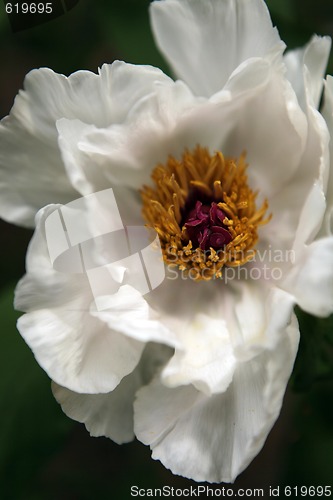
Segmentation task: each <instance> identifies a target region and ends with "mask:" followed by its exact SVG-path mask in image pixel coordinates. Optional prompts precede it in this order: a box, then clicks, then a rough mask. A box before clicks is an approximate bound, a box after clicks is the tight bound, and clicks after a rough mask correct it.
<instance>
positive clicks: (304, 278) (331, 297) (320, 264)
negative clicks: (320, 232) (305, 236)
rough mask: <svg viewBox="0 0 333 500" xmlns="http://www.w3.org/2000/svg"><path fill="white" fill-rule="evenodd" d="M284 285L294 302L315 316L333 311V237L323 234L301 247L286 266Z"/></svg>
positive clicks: (325, 314) (326, 314)
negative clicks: (294, 258)
mask: <svg viewBox="0 0 333 500" xmlns="http://www.w3.org/2000/svg"><path fill="white" fill-rule="evenodd" d="M281 286H283V288H284V289H285V290H287V291H288V292H289V293H290V294H292V295H293V296H294V300H295V302H296V303H297V304H298V305H299V306H300V307H301V308H302V309H304V310H305V311H306V312H308V313H310V314H314V315H315V316H328V315H329V314H331V313H332V312H333V238H332V237H329V238H323V239H320V240H318V241H315V242H313V243H311V245H309V246H306V247H304V249H303V251H302V252H301V251H300V252H299V254H298V255H297V262H296V263H295V265H294V266H293V267H292V268H291V269H290V270H289V273H288V275H287V276H286V279H285V281H284V283H283V285H281Z"/></svg>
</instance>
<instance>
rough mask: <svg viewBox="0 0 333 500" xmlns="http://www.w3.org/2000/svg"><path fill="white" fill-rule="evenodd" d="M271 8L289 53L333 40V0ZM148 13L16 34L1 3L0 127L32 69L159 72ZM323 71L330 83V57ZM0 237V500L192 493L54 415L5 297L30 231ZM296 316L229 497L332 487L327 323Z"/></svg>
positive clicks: (103, 7) (81, 15)
mask: <svg viewBox="0 0 333 500" xmlns="http://www.w3.org/2000/svg"><path fill="white" fill-rule="evenodd" d="M267 4H268V6H269V8H270V11H271V15H272V18H273V22H274V24H276V25H277V26H278V28H279V31H280V35H281V38H282V39H283V40H284V41H285V42H286V43H287V45H288V46H289V47H296V46H300V45H302V44H304V43H305V42H306V41H307V40H308V39H309V38H310V36H311V35H312V33H314V32H315V33H317V34H327V35H331V36H333V2H332V0H317V1H316V2H313V0H267ZM148 5H149V2H148V1H146V0H122V1H119V2H115V1H113V0H98V1H96V0H95V1H94V2H93V1H92V0H80V1H79V3H78V4H77V5H76V6H75V7H74V8H73V9H72V10H70V11H69V12H68V13H66V14H65V15H63V16H61V17H59V18H57V19H54V20H53V21H50V22H48V23H46V24H43V25H40V26H36V27H34V28H31V29H27V30H24V31H20V32H16V33H13V32H12V31H11V26H10V24H9V21H8V18H7V16H6V14H5V9H4V4H3V3H1V4H0V61H1V75H0V117H2V116H5V115H6V114H8V112H9V111H10V108H11V106H12V104H13V100H14V97H15V95H16V93H17V91H18V89H20V88H22V84H23V79H24V76H25V74H26V73H27V72H28V71H29V70H30V69H33V68H36V67H41V66H48V67H51V68H52V69H54V70H55V71H57V72H60V73H64V74H70V73H72V72H73V71H76V70H78V69H90V70H92V71H96V69H97V67H98V66H100V65H101V64H103V63H104V62H111V61H113V60H114V59H123V60H125V61H127V62H132V63H138V64H140V63H144V64H153V65H155V66H159V67H161V68H162V69H163V70H164V71H166V72H167V71H168V69H167V67H166V65H165V63H164V62H163V60H162V59H161V57H160V56H159V54H158V52H157V50H156V48H155V46H154V43H153V38H152V35H151V33H150V28H149V20H148ZM328 72H330V73H333V64H332V59H331V60H330V63H329V70H328ZM0 233H1V249H0V252H1V259H0V277H1V278H0V279H1V281H0V284H1V288H0V332H1V337H0V405H1V413H0V499H1V500H7V499H14V500H21V499H22V500H23V499H24V500H39V499H43V500H44V499H64V500H76V499H78V500H81V499H82V500H83V499H101V500H102V499H111V498H119V499H126V498H130V486H131V485H139V486H140V487H145V488H148V487H149V488H155V487H162V486H163V485H170V486H174V487H179V488H181V487H182V488H183V487H188V486H189V485H194V484H195V483H193V482H191V481H188V480H186V479H183V478H181V477H175V476H173V475H172V474H171V473H169V472H168V471H167V470H165V469H164V467H163V466H162V465H161V464H160V463H159V462H155V461H152V460H151V459H150V451H149V449H148V448H146V447H144V446H143V445H141V444H140V443H138V442H134V443H131V444H129V445H124V446H117V445H115V444H114V443H112V442H111V441H109V440H107V439H103V438H99V439H95V438H90V437H89V435H88V433H87V432H86V431H85V429H84V426H82V425H80V424H76V423H74V422H72V421H70V420H69V419H68V418H67V417H66V416H65V415H64V414H63V413H62V411H61V409H60V407H59V406H58V405H57V404H56V403H55V401H54V400H53V397H52V394H51V391H50V383H49V380H48V378H47V376H46V375H45V373H44V372H43V371H42V370H41V369H40V368H39V366H38V365H37V363H36V362H35V360H34V357H33V355H32V353H31V351H30V350H29V348H28V347H27V346H26V345H25V344H24V342H23V340H22V339H21V338H20V336H19V334H18V332H17V331H16V328H15V322H16V319H17V317H18V314H17V313H15V312H14V311H13V307H12V300H13V290H14V286H15V283H16V282H17V280H18V279H19V278H20V277H21V276H22V274H23V273H24V258H25V252H26V248H27V245H28V242H29V239H30V237H31V232H30V231H28V230H24V229H21V228H17V227H14V226H11V225H9V224H6V223H5V222H3V221H0ZM298 315H299V319H300V323H301V330H302V342H301V347H300V352H299V355H298V359H297V363H296V367H295V370H294V375H293V378H292V381H291V383H290V384H289V389H288V391H287V395H286V398H285V403H284V406H283V410H282V414H281V416H280V418H279V420H278V422H277V424H276V425H275V427H274V429H273V431H272V432H271V434H270V436H269V438H268V440H267V442H266V445H265V447H264V449H263V450H262V452H261V453H260V454H259V455H258V457H257V458H256V459H255V460H254V461H253V463H252V464H251V465H250V466H249V467H248V469H247V470H246V471H245V472H244V473H243V474H242V475H241V476H240V477H239V478H238V479H237V480H236V482H235V484H234V485H233V486H231V487H232V488H234V489H235V490H237V489H238V488H265V491H266V494H267V498H268V491H269V490H268V487H269V486H272V487H276V486H280V497H279V498H285V495H284V494H283V493H282V489H283V487H284V486H285V485H290V486H296V485H307V486H310V485H315V486H316V485H322V486H326V485H332V483H333V319H332V318H330V319H327V320H318V319H315V318H312V317H310V316H308V315H306V314H304V313H302V312H300V311H298ZM298 496H300V494H299V495H298ZM332 496H333V494H332ZM265 498H266V497H265ZM291 498H296V495H294V496H291ZM303 498H305V497H304V496H303Z"/></svg>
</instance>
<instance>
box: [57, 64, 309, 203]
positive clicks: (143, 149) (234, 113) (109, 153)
mask: <svg viewBox="0 0 333 500" xmlns="http://www.w3.org/2000/svg"><path fill="white" fill-rule="evenodd" d="M273 59H274V58H273ZM57 127H58V130H59V135H60V138H59V143H60V147H61V150H62V154H63V159H64V161H65V164H66V168H67V171H68V174H69V176H70V177H71V180H72V182H73V184H74V185H75V187H76V188H77V189H78V190H79V191H80V192H81V193H83V194H87V193H89V192H93V191H95V190H98V189H101V188H102V186H104V187H105V186H110V185H112V186H113V185H125V186H130V187H133V188H135V189H138V187H141V186H142V185H143V184H147V183H149V182H150V174H151V172H152V170H153V168H154V167H155V166H156V165H157V164H158V163H165V162H166V160H167V158H168V156H169V155H170V154H171V155H174V156H176V157H178V158H179V157H180V156H181V155H182V153H183V152H184V149H185V148H188V149H192V148H194V147H195V146H196V145H197V144H200V145H202V146H206V147H208V148H209V149H210V150H211V151H212V152H214V151H216V150H221V151H222V152H223V153H224V154H225V155H230V156H239V155H240V154H241V153H242V152H243V151H244V150H246V151H247V154H248V160H249V162H250V168H249V170H248V172H249V176H250V180H251V184H253V185H254V186H258V187H259V188H260V190H261V191H262V193H263V194H264V195H267V196H271V194H272V191H278V190H279V188H280V187H281V185H284V183H286V182H287V181H288V180H289V179H290V177H291V176H292V175H293V172H294V171H295V169H296V168H297V166H298V164H299V161H300V158H301V156H302V154H303V151H304V146H305V140H306V127H307V125H306V120H305V116H304V113H303V112H302V111H301V110H300V109H299V107H298V105H297V101H296V98H295V95H294V93H293V91H292V89H291V87H290V84H289V83H288V82H287V81H286V80H285V78H284V75H283V66H282V64H278V63H275V62H274V61H273V60H263V59H251V60H249V61H246V63H243V64H242V65H241V66H240V67H239V68H238V70H237V71H236V72H235V73H234V75H233V76H232V78H231V79H230V81H229V82H228V85H227V86H226V89H225V90H224V91H223V92H220V93H219V94H216V95H215V96H214V97H213V98H212V99H210V100H206V99H202V98H200V99H198V98H195V97H194V96H193V95H192V94H191V93H190V92H189V90H188V89H187V88H186V86H185V85H184V84H183V83H181V82H176V83H173V84H170V83H167V84H159V85H157V86H156V89H155V93H154V94H152V95H151V96H150V97H149V98H147V99H146V100H142V101H141V102H140V103H139V104H138V106H137V107H136V108H135V109H133V112H132V113H131V115H130V117H129V119H128V121H127V122H126V123H124V124H121V125H113V126H110V127H108V128H102V129H97V128H96V127H93V126H89V125H85V124H83V123H82V122H79V121H69V120H64V119H63V120H59V121H58V122H57ZM268 166H269V167H268Z"/></svg>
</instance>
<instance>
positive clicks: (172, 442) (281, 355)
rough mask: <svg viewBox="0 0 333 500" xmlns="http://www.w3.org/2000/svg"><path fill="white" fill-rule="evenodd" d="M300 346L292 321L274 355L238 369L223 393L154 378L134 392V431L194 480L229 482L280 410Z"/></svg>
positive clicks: (157, 456)
mask: <svg viewBox="0 0 333 500" xmlns="http://www.w3.org/2000/svg"><path fill="white" fill-rule="evenodd" d="M297 344H298V327H297V325H296V322H295V319H294V320H293V323H292V324H291V325H290V326H289V327H288V328H287V331H285V332H284V334H282V335H281V338H280V341H279V343H278V345H277V346H276V348H275V349H274V350H272V351H267V352H263V353H262V354H261V355H260V356H258V357H257V358H255V359H253V360H252V361H251V362H245V363H242V364H240V365H238V367H237V370H236V372H235V375H234V380H233V382H232V384H231V385H230V386H229V388H228V390H227V391H226V392H225V393H223V394H218V395H214V396H211V397H207V396H205V395H204V394H203V393H200V392H199V391H197V390H196V389H194V388H193V387H191V386H187V387H178V388H175V389H170V388H166V387H164V386H163V385H162V384H161V383H160V382H159V380H158V379H156V380H155V381H154V382H153V383H152V384H150V385H149V386H147V387H145V388H143V389H141V390H140V391H139V392H138V396H137V400H136V403H135V413H134V421H135V433H136V436H137V437H138V439H140V440H141V441H142V442H144V443H145V444H149V445H150V447H151V448H152V450H153V453H152V457H153V458H154V459H158V460H160V461H161V462H162V463H163V464H164V465H165V466H166V467H167V468H169V469H171V471H172V472H173V473H174V474H179V475H183V476H185V477H188V478H191V479H194V480H196V481H209V482H222V481H223V482H231V481H234V480H235V478H236V477H237V475H238V474H239V473H240V472H241V471H242V470H244V468H245V467H246V466H247V465H248V464H249V462H250V461H251V460H252V459H253V457H254V456H255V455H256V454H257V453H258V452H259V451H260V449H261V448H262V446H263V444H264V441H265V439H266V437H267V434H268V432H269V431H270V429H271V427H272V425H273V424H274V422H275V420H276V419H277V417H278V414H279V412H280V408H281V404H282V398H283V394H284V391H285V388H286V384H287V381H288V378H289V376H290V373H291V370H292V366H293V362H294V358H295V355H296V350H297Z"/></svg>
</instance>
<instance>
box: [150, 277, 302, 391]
mask: <svg viewBox="0 0 333 500" xmlns="http://www.w3.org/2000/svg"><path fill="white" fill-rule="evenodd" d="M235 281H236V283H233V281H232V280H230V282H228V283H227V284H226V283H224V282H223V281H221V280H216V281H215V282H212V281H211V282H202V283H194V282H193V281H192V280H191V279H189V278H187V279H185V277H183V279H181V277H179V278H178V279H174V276H173V275H172V274H171V273H170V274H168V275H167V278H166V280H165V282H164V283H163V284H162V285H161V286H160V287H159V288H158V289H156V290H154V292H152V293H151V294H150V295H148V296H147V300H148V302H149V304H150V306H151V308H152V310H154V311H156V313H157V314H158V316H159V318H160V321H161V322H162V323H163V324H164V325H166V326H167V328H168V330H169V331H171V332H174V334H175V336H176V337H177V338H178V339H179V342H178V344H174V347H175V354H174V356H173V357H172V358H171V360H170V361H169V363H168V364H167V365H166V367H165V368H164V370H163V372H162V375H161V377H162V382H163V383H164V384H165V385H166V386H168V387H177V386H180V385H187V384H192V385H193V386H194V387H196V388H197V389H198V390H200V391H203V392H204V393H206V394H212V393H218V392H223V391H225V390H226V389H227V387H228V386H229V384H230V382H231V381H232V377H233V374H234V371H235V367H236V364H237V362H238V361H241V362H243V361H246V360H250V359H252V358H253V357H255V356H256V355H258V353H260V352H262V351H263V350H264V349H272V348H273V347H274V346H275V345H276V343H277V341H278V339H279V337H280V332H281V330H282V331H284V329H285V327H286V325H287V324H288V321H289V318H290V314H291V310H292V307H293V298H292V297H291V296H290V295H289V294H287V293H285V292H283V291H282V290H279V289H277V288H271V289H268V288H267V287H266V286H265V282H264V281H255V280H249V281H246V282H245V281H244V280H241V282H237V279H235ZM187 297H190V300H186V298H187ZM170 345H171V344H170Z"/></svg>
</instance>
